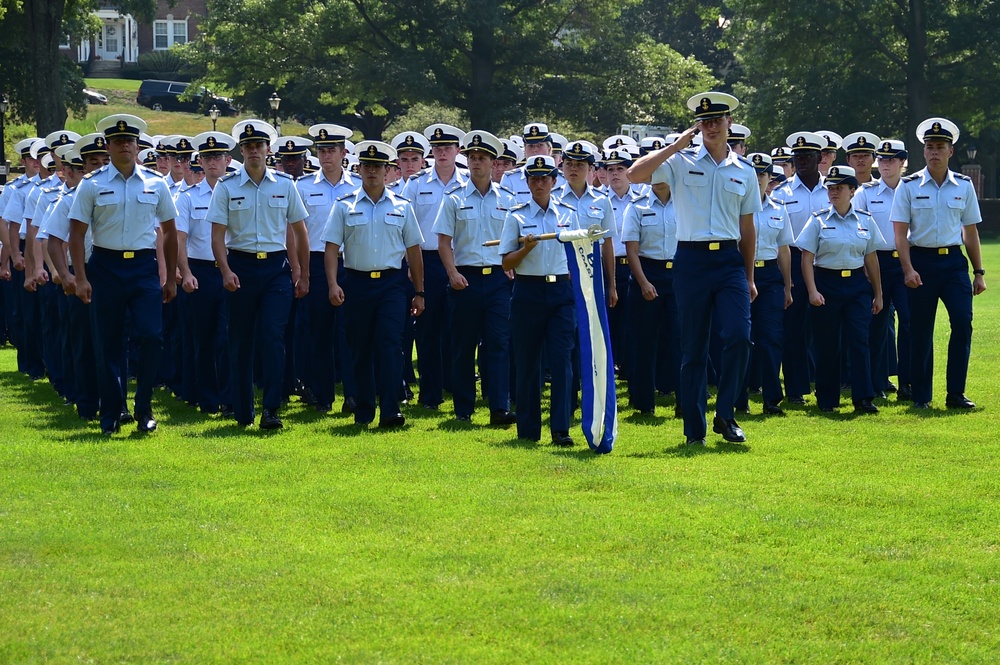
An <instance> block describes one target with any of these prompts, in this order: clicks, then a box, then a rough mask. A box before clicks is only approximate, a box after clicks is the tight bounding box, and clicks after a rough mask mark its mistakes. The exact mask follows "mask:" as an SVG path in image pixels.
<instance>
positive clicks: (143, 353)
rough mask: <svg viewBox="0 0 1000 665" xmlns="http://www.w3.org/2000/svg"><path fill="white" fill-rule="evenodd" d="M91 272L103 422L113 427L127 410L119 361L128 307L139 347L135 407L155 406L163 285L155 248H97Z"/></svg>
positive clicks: (143, 409)
mask: <svg viewBox="0 0 1000 665" xmlns="http://www.w3.org/2000/svg"><path fill="white" fill-rule="evenodd" d="M87 277H88V279H89V280H90V283H91V285H92V286H93V296H92V298H91V302H90V321H91V325H92V326H93V334H94V347H95V348H96V350H97V368H98V375H97V376H98V386H99V392H100V396H101V427H102V428H104V429H109V428H111V427H112V426H114V424H115V423H116V422H117V421H118V418H119V417H120V416H121V414H122V412H123V411H125V402H126V399H125V395H126V392H127V389H128V386H127V383H126V381H127V379H126V378H125V371H124V368H122V366H121V365H122V362H123V354H122V348H123V346H124V343H125V315H126V313H131V315H132V316H131V321H132V326H133V331H134V334H135V342H136V347H137V351H138V358H137V363H136V388H135V410H136V412H137V413H142V412H150V411H152V399H153V387H154V386H155V385H156V377H157V371H158V370H159V365H160V357H161V355H162V354H163V306H162V303H163V291H162V289H161V288H160V275H159V271H158V269H157V265H156V255H155V254H148V253H147V254H142V255H140V256H136V257H135V258H132V259H123V258H121V257H120V256H118V257H115V256H111V255H108V254H104V253H101V252H100V250H98V249H96V248H95V249H94V253H93V255H92V256H91V257H90V261H89V262H88V263H87Z"/></svg>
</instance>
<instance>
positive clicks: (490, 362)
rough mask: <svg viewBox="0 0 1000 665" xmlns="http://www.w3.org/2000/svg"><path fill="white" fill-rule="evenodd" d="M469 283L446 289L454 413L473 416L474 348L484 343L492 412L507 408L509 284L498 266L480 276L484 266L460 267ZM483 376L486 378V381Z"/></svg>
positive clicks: (484, 363)
mask: <svg viewBox="0 0 1000 665" xmlns="http://www.w3.org/2000/svg"><path fill="white" fill-rule="evenodd" d="M458 270H459V272H461V273H462V275H464V276H465V279H466V281H467V282H468V283H469V285H468V286H467V287H465V288H464V289H462V290H461V291H455V290H453V289H451V288H449V289H448V294H449V295H448V297H449V300H450V304H451V321H452V327H451V333H452V357H451V361H452V372H451V373H452V386H453V388H454V391H453V397H454V401H455V415H456V416H471V415H472V412H473V411H475V408H476V348H477V347H478V346H479V342H480V340H484V341H485V342H486V344H485V345H484V349H485V354H486V357H485V362H484V358H480V360H479V362H480V365H486V367H487V368H488V369H487V370H486V373H485V376H484V377H483V382H484V384H485V388H486V391H485V392H486V394H487V397H488V401H489V404H490V410H491V411H497V410H501V411H506V410H508V409H509V408H510V384H509V382H508V381H509V378H510V373H509V371H508V370H509V367H510V347H509V340H510V297H511V290H512V283H511V281H510V280H509V279H508V278H507V275H506V274H504V272H503V270H502V269H501V268H500V266H494V267H493V268H491V269H490V274H488V275H483V270H482V268H465V267H462V266H459V268H458ZM486 377H489V379H488V380H487V378H486Z"/></svg>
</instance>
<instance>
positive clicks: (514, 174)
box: [500, 166, 572, 205]
mask: <svg viewBox="0 0 1000 665" xmlns="http://www.w3.org/2000/svg"><path fill="white" fill-rule="evenodd" d="M565 184H566V178H564V177H563V175H562V174H561V173H559V174H557V175H556V184H555V187H553V188H552V192H553V194H555V190H557V189H561V188H562V186H563V185H565ZM500 185H501V186H502V187H506V188H507V189H509V190H510V191H512V192H514V198H515V199H516V200H517V203H518V205H520V204H522V203H527V202H528V201H530V200H531V190H530V189H528V178H527V177H526V176H525V174H524V167H523V166H522V167H519V168H516V169H511V170H510V171H507V172H506V173H504V174H503V178H501V179H500ZM571 205H572V204H571Z"/></svg>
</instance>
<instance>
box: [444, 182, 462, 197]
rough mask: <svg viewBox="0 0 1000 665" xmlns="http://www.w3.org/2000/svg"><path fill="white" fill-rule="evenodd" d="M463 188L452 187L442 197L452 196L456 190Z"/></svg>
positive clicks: (460, 186) (458, 186)
mask: <svg viewBox="0 0 1000 665" xmlns="http://www.w3.org/2000/svg"><path fill="white" fill-rule="evenodd" d="M463 187H465V185H455V186H454V187H452V188H451V189H449V190H448V191H447V192H445V193H444V195H445V196H448V195H449V194H454V193H455V192H457V191H458V190H460V189H462V188H463Z"/></svg>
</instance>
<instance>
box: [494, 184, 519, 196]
mask: <svg viewBox="0 0 1000 665" xmlns="http://www.w3.org/2000/svg"><path fill="white" fill-rule="evenodd" d="M497 187H499V188H500V191H503V192H507V193H508V194H510V195H511V196H517V194H515V193H514V190H513V189H510V188H509V187H504V186H503V185H497Z"/></svg>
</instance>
